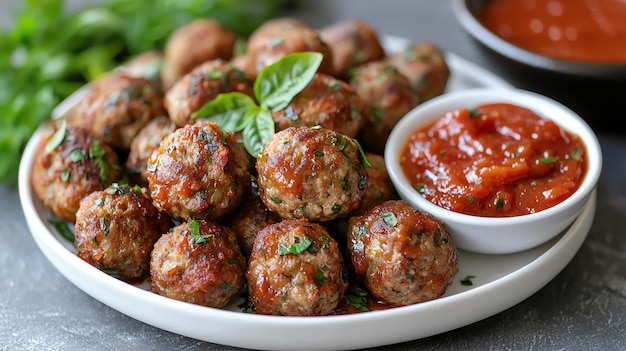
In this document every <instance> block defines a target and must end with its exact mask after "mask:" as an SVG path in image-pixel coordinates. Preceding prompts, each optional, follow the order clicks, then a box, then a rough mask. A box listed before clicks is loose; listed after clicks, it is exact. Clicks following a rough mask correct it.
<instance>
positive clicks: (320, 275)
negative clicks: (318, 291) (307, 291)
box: [313, 271, 326, 286]
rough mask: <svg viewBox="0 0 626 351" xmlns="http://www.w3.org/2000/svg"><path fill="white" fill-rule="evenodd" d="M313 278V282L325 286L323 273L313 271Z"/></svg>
mask: <svg viewBox="0 0 626 351" xmlns="http://www.w3.org/2000/svg"><path fill="white" fill-rule="evenodd" d="M313 278H315V281H316V282H317V284H319V285H320V286H324V285H326V277H325V276H324V273H322V272H320V271H315V275H314V276H313Z"/></svg>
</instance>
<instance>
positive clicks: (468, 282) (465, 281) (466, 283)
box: [461, 275, 476, 286]
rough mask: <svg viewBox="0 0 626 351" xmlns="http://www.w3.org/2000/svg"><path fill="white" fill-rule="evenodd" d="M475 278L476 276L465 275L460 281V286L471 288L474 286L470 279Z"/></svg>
mask: <svg viewBox="0 0 626 351" xmlns="http://www.w3.org/2000/svg"><path fill="white" fill-rule="evenodd" d="M474 278H476V276H473V275H466V276H465V278H463V279H461V285H463V286H472V285H474V282H472V279H474Z"/></svg>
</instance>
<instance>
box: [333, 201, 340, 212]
mask: <svg viewBox="0 0 626 351" xmlns="http://www.w3.org/2000/svg"><path fill="white" fill-rule="evenodd" d="M331 209H332V210H333V213H339V212H341V205H340V204H338V203H334V204H333V207H332V208H331Z"/></svg>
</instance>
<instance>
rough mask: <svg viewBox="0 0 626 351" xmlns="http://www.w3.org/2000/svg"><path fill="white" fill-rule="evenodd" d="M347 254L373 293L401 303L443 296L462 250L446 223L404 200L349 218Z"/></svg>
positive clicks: (417, 301) (387, 203)
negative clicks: (459, 249) (446, 227)
mask: <svg viewBox="0 0 626 351" xmlns="http://www.w3.org/2000/svg"><path fill="white" fill-rule="evenodd" d="M348 254H349V256H350V262H351V264H352V267H353V268H354V271H355V274H356V276H357V278H358V279H359V280H360V281H361V282H362V283H363V284H364V285H365V286H366V287H367V289H368V291H369V292H370V293H371V294H373V295H374V296H376V297H377V298H379V299H381V300H382V301H384V302H386V303H389V304H392V305H397V306H405V305H411V304H416V303H419V302H424V301H429V300H433V299H436V298H438V297H440V296H441V295H443V294H444V293H445V292H446V289H447V288H448V287H449V286H450V284H452V280H453V279H454V276H455V275H456V273H457V271H458V251H457V249H456V247H455V246H454V244H453V243H452V239H451V237H450V235H449V233H448V232H447V231H446V229H445V228H444V226H443V223H442V222H441V221H439V220H437V219H435V218H434V217H433V216H432V215H430V214H428V213H426V212H422V211H419V210H416V209H414V208H411V206H410V205H409V204H408V203H407V202H406V201H404V200H390V201H386V202H383V203H382V204H380V205H377V206H375V207H374V208H372V209H371V210H370V211H368V212H366V213H364V214H362V215H360V216H355V217H352V218H350V224H349V228H348Z"/></svg>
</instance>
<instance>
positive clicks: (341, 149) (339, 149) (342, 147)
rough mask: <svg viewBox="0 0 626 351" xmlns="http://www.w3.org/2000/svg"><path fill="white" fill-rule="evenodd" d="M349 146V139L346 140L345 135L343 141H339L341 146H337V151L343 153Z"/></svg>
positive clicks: (342, 137)
mask: <svg viewBox="0 0 626 351" xmlns="http://www.w3.org/2000/svg"><path fill="white" fill-rule="evenodd" d="M346 145H348V139H346V136H345V135H342V136H341V140H340V141H339V145H337V151H343V149H345V148H346Z"/></svg>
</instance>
